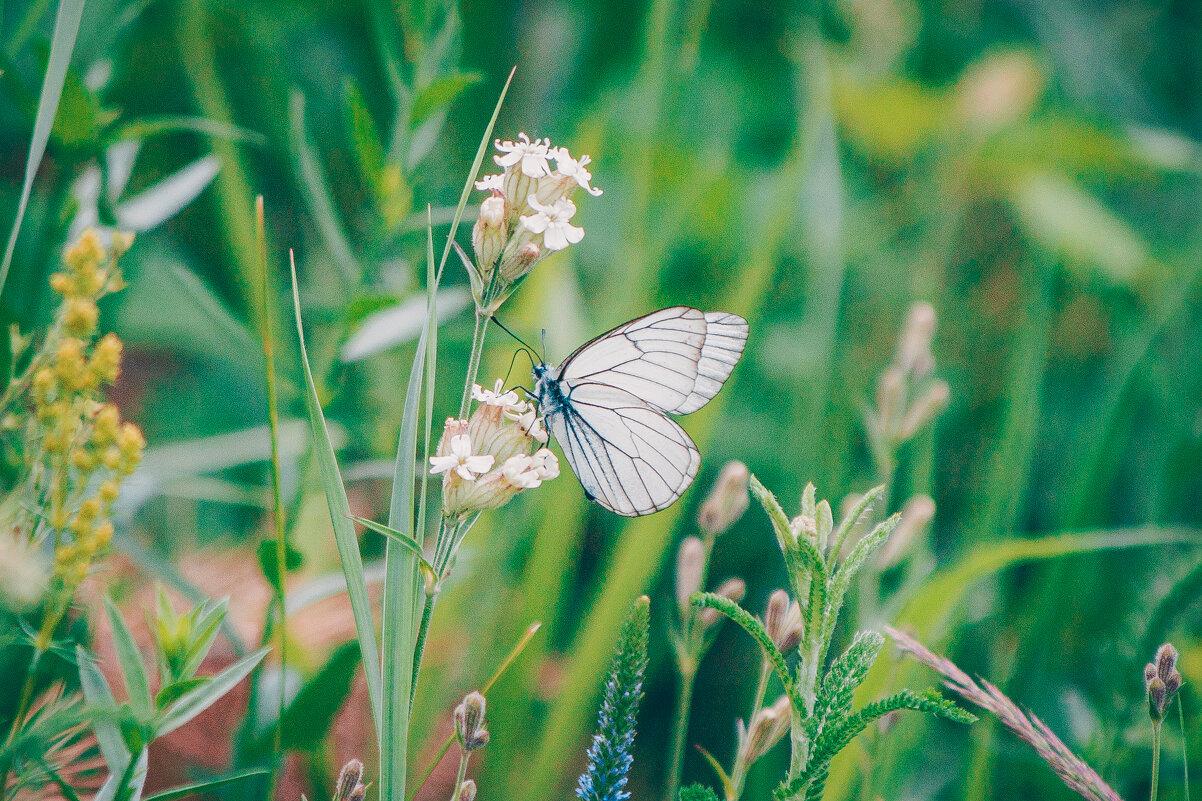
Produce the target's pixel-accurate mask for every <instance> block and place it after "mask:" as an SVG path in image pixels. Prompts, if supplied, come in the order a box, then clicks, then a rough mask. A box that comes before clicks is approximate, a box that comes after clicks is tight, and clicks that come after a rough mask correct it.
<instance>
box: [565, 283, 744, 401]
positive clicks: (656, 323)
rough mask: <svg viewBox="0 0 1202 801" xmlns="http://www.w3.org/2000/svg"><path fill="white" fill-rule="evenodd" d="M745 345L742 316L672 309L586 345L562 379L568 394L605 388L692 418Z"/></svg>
mask: <svg viewBox="0 0 1202 801" xmlns="http://www.w3.org/2000/svg"><path fill="white" fill-rule="evenodd" d="M746 343H747V321H746V320H744V319H743V318H742V317H740V316H739V315H737V314H730V313H729V312H702V311H700V310H698V309H693V308H690V307H688V306H673V307H671V308H668V309H661V310H659V311H657V312H652V313H651V314H648V315H646V316H644V317H640V318H638V319H637V320H631V321H630V322H629V323H626V324H625V325H621V326H618V327H617V328H615V329H613V330H612V331H609V332H608V333H605V334H602V335H601V336H599V337H597V338H596V339H594V340H592V341H590V342H588V343H586V344H584V345H582V346H581V347H580V348H579V349H577V350H576V352H575V353H573V354H572V355H571V356H569V357H568V358H567V359H566V360H565V361H564V363H563V366H562V367H561V368H560V370H559V379H560V381H561V382H562V383H563V384H564V385H565V390H566V389H570V388H571V387H574V386H576V385H578V384H581V383H583V382H589V383H595V384H605V385H607V386H611V387H616V388H618V389H621V390H625V391H626V392H628V393H630V394H631V395H634V396H635V397H636V398H639V399H641V400H643V401H644V402H645V403H646V404H648V405H650V406H652V407H654V408H656V409H660V410H662V411H664V412H668V413H669V414H688V413H689V412H695V411H697V410H698V409H700V408H701V407H702V406H704V405H705V404H706V403H708V402H709V400H710V399H711V398H713V397H714V396H715V395H717V394H718V390H719V389H721V388H722V384H723V382H725V381H726V379H727V378H728V377H729V376H730V371H731V370H733V369H734V366H735V364H737V363H738V361H739V357H740V356H742V355H743V346H744V345H745V344H746Z"/></svg>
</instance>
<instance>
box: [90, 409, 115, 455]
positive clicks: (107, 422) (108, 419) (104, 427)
mask: <svg viewBox="0 0 1202 801" xmlns="http://www.w3.org/2000/svg"><path fill="white" fill-rule="evenodd" d="M120 423H121V414H120V412H118V411H117V407H116V406H114V405H113V404H111V403H106V404H105V405H103V406H101V407H100V411H98V412H96V419H95V421H94V422H93V423H92V442H93V444H95V445H97V446H104V445H108V444H110V443H113V442H116V441H117V427H118V426H119V425H120Z"/></svg>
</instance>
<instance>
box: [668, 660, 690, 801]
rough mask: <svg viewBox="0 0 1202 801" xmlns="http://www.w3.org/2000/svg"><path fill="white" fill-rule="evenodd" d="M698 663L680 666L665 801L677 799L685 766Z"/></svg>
mask: <svg viewBox="0 0 1202 801" xmlns="http://www.w3.org/2000/svg"><path fill="white" fill-rule="evenodd" d="M696 678H697V668H696V665H695V664H693V665H689V666H686V665H683V664H682V665H681V666H680V692H679V693H678V694H677V696H676V715H675V717H674V718H673V722H672V763H671V766H670V767H669V768H668V793H667V795H666V796H665V801H676V793H677V792H678V791H679V790H680V774H681V771H682V770H683V768H684V748H685V739H686V738H687V737H688V734H689V712H690V710H691V709H692V708H693V683H694V681H695V680H696Z"/></svg>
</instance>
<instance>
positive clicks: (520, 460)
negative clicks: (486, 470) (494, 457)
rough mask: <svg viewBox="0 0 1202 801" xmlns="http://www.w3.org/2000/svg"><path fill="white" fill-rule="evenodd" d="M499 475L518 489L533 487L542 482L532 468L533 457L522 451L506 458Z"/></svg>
mask: <svg viewBox="0 0 1202 801" xmlns="http://www.w3.org/2000/svg"><path fill="white" fill-rule="evenodd" d="M501 475H503V476H504V477H505V480H506V481H508V482H509V483H510V484H511V485H512V486H514V487H517V488H518V489H534V488H535V487H537V486H538V485H539V484H542V483H543V480H542V478H541V477H540V476H539V474H538V472H537V471H536V470H535V469H534V459H533V458H532V457H530V456H528V455H527V454H524V453H519V454H518V455H517V456H510V457H509V458H508V459H506V460H505V464H503V465H501Z"/></svg>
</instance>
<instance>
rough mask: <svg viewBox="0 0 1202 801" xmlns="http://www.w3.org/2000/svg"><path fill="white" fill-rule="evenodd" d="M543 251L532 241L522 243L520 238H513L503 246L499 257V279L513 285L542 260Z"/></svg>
mask: <svg viewBox="0 0 1202 801" xmlns="http://www.w3.org/2000/svg"><path fill="white" fill-rule="evenodd" d="M542 256H543V249H542V246H541V245H539V243H538V242H535V241H533V240H527V241H524V242H523V241H522V237H517V236H515V237H513V238H511V239H510V240H509V244H508V245H506V246H505V252H504V253H503V254H502V255H501V267H500V270H501V278H502V279H504V280H505V281H506V282H508V283H513V282H514V281H516V280H518V279H519V278H521V277H523V276H525V275H526V274H527V273H529V272H530V271H531V270H533V269H534V265H536V264H538V262H539V260H540V259H542Z"/></svg>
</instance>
